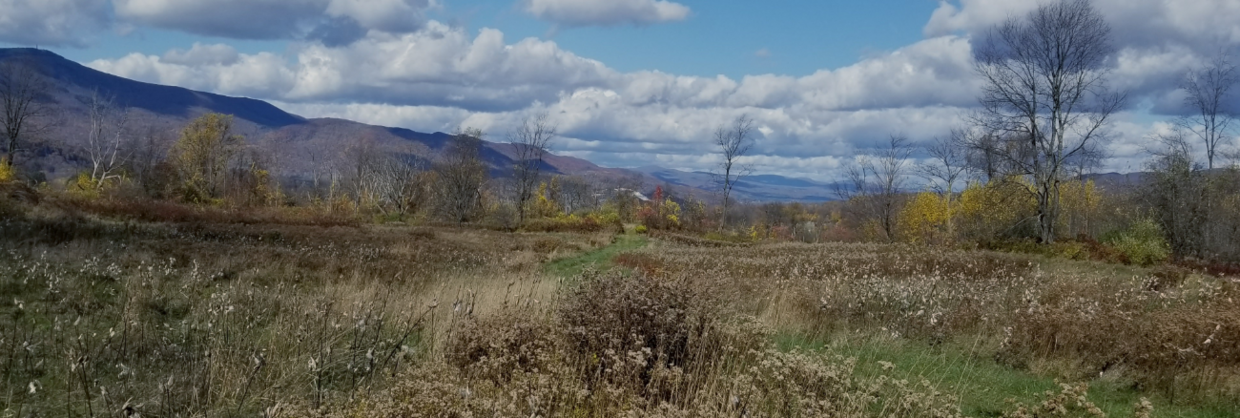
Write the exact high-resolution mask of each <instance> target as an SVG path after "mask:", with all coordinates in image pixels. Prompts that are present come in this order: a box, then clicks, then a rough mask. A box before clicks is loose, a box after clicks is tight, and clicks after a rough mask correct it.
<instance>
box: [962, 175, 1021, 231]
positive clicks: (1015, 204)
mask: <svg viewBox="0 0 1240 418" xmlns="http://www.w3.org/2000/svg"><path fill="white" fill-rule="evenodd" d="M1029 187H1030V186H1029V184H1028V183H1027V182H1025V181H1022V180H1021V179H1019V178H1009V179H999V180H995V181H992V182H990V183H986V184H983V183H972V184H970V185H969V187H968V188H966V189H965V190H964V192H963V193H961V194H960V198H959V199H958V201H957V205H958V206H957V208H958V210H959V219H960V222H957V226H958V228H957V229H958V230H959V232H960V233H961V234H962V235H963V236H966V237H968V238H970V239H981V240H986V239H993V238H996V237H998V236H999V235H1002V234H1004V233H1005V232H1006V231H1010V230H1011V229H1012V228H1013V227H1015V226H1016V224H1017V223H1018V222H1020V221H1022V220H1024V219H1026V218H1028V217H1029V216H1032V215H1033V214H1034V213H1036V212H1037V201H1036V200H1035V199H1034V195H1033V193H1031V192H1030V189H1029Z"/></svg>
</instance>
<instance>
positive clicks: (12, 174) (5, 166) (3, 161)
mask: <svg viewBox="0 0 1240 418" xmlns="http://www.w3.org/2000/svg"><path fill="white" fill-rule="evenodd" d="M16 178H17V170H15V169H13V166H12V165H10V164H9V158H8V157H0V183H4V182H9V181H13V179H16Z"/></svg>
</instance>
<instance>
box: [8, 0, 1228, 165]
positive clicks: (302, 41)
mask: <svg viewBox="0 0 1240 418" xmlns="http://www.w3.org/2000/svg"><path fill="white" fill-rule="evenodd" d="M0 1H3V0H0ZM1048 1H1049V0H1048ZM5 3H6V7H7V8H6V16H5V17H3V18H0V43H4V44H6V45H11V46H28V45H39V46H41V47H45V48H49V49H52V50H53V51H55V52H58V53H60V54H62V55H64V56H66V57H68V58H70V59H74V60H77V61H79V62H82V63H84V64H86V65H88V66H91V67H93V68H96V69H99V70H102V71H107V72H111V73H114V74H117V75H121V76H125V77H130V78H134V79H138V80H142V81H148V82H155V83H162V84H170V85H178V86H183V87H187V88H193V89H198V90H205V91H212V92H217V93H222V94H230V95H238V96H247V97H254V98H259V99H264V100H268V101H272V102H273V103H275V104H277V105H278V106H281V107H283V108H285V109H287V110H289V111H291V112H294V113H297V114H301V115H303V116H309V117H344V118H349V119H354V120H358V121H362V122H367V123H374V124H381V125H386V126H400V127H406V128H411V129H415V130H420V131H450V130H452V129H454V128H456V127H458V126H462V125H467V126H472V127H478V128H482V129H483V130H484V131H486V132H488V133H489V136H488V139H491V140H503V136H504V132H506V131H507V130H509V129H511V127H512V126H513V125H514V124H515V123H517V121H519V120H520V119H522V118H524V117H526V116H529V115H532V114H537V113H544V112H545V113H548V114H549V115H551V117H552V120H553V121H554V122H555V123H557V124H558V125H559V126H560V132H561V138H559V139H558V140H557V142H556V144H555V151H556V152H559V153H564V154H570V155H574V156H579V157H583V158H587V159H590V160H592V161H595V162H597V163H600V164H603V165H608V166H620V167H635V166H644V165H663V166H667V167H672V168H681V169H688V170H709V169H711V168H712V167H713V165H714V164H715V162H716V161H717V156H715V155H713V154H712V150H711V149H710V146H709V139H710V135H711V134H712V132H713V131H714V129H715V128H717V127H718V126H721V125H723V124H726V123H727V122H728V121H730V120H732V119H733V118H735V117H737V116H741V115H745V116H749V117H751V118H753V119H754V120H755V121H756V122H757V125H758V128H759V129H758V131H759V132H758V143H757V145H756V146H755V148H754V153H753V155H751V156H749V157H747V158H746V162H747V163H749V164H752V165H753V166H754V167H755V169H756V170H757V171H758V172H760V173H772V174H783V175H793V176H802V177H812V178H818V179H824V180H830V179H831V178H833V177H837V176H838V175H839V173H840V171H839V170H840V167H841V166H842V165H844V164H847V163H848V162H849V161H852V160H854V159H856V158H858V156H861V155H865V154H866V153H869V152H872V151H873V150H874V149H875V148H876V147H878V145H879V144H881V143H883V142H884V141H885V140H886V138H887V136H888V135H891V134H905V135H908V136H909V137H910V138H911V139H912V140H913V141H914V142H916V143H926V142H928V141H930V140H932V139H933V138H934V137H935V136H941V135H944V134H946V133H947V132H948V130H950V129H951V128H952V127H953V126H958V125H959V124H960V123H962V116H963V115H964V114H966V113H968V112H969V111H971V110H972V109H973V107H974V106H976V99H975V97H976V96H977V93H978V88H979V85H980V84H979V80H978V79H977V76H976V74H975V73H974V72H973V70H972V55H971V50H972V39H973V37H974V36H975V35H976V34H978V33H981V32H982V31H984V30H986V29H987V28H989V27H991V26H993V25H995V24H997V23H999V22H1001V21H1002V20H1004V19H1006V18H1008V17H1010V16H1020V15H1022V14H1024V13H1027V12H1028V11H1029V10H1031V9H1032V8H1033V7H1035V6H1036V3H1035V2H1029V1H1027V0H944V1H938V0H890V1H817V2H807V1H787V0H772V1H767V2H752V1H748V2H738V1H700V0H678V1H670V0H7V1H6V2H5ZM1093 4H1094V6H1095V7H1096V8H1097V9H1098V10H1099V11H1100V12H1101V13H1102V14H1103V16H1104V17H1105V18H1106V19H1107V21H1108V23H1109V24H1110V25H1111V27H1112V35H1113V38H1114V44H1115V45H1114V46H1115V50H1116V53H1115V55H1114V56H1113V57H1112V59H1111V61H1110V63H1111V66H1112V68H1111V70H1112V74H1111V75H1112V76H1111V84H1112V85H1113V86H1114V87H1116V88H1118V89H1121V90H1123V91H1127V92H1129V95H1130V98H1131V100H1130V103H1131V106H1129V107H1128V108H1127V109H1125V110H1124V111H1123V112H1121V113H1120V114H1118V115H1116V116H1117V117H1116V119H1115V123H1113V124H1112V126H1111V130H1112V133H1113V135H1112V136H1113V137H1114V138H1115V140H1114V141H1113V143H1111V144H1110V145H1109V147H1108V148H1109V149H1110V150H1111V157H1110V158H1109V159H1108V160H1107V161H1106V167H1104V169H1107V170H1121V171H1126V170H1132V169H1135V168H1139V167H1140V164H1141V163H1142V162H1143V161H1144V160H1145V159H1147V158H1148V154H1147V153H1146V152H1145V149H1146V148H1148V146H1149V144H1150V138H1151V137H1152V135H1154V134H1156V133H1158V132H1161V131H1163V130H1165V129H1166V128H1167V124H1166V121H1167V120H1168V119H1169V117H1170V116H1169V114H1171V113H1176V112H1179V111H1181V109H1179V107H1180V106H1179V102H1180V100H1179V97H1180V96H1178V94H1179V93H1178V91H1177V90H1178V88H1177V86H1178V82H1179V80H1181V79H1182V77H1183V75H1184V73H1185V72H1186V71H1187V70H1189V69H1191V68H1194V66H1196V65H1200V64H1201V63H1203V62H1205V61H1206V60H1208V59H1210V58H1211V57H1212V56H1214V55H1215V54H1217V53H1219V51H1226V52H1227V53H1229V54H1232V55H1233V56H1234V55H1235V51H1236V48H1237V47H1238V46H1240V23H1237V22H1240V0H1093Z"/></svg>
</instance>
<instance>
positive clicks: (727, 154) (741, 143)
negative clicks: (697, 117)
mask: <svg viewBox="0 0 1240 418" xmlns="http://www.w3.org/2000/svg"><path fill="white" fill-rule="evenodd" d="M752 131H753V119H750V118H749V117H748V116H744V115H742V116H740V117H737V118H736V119H735V120H733V121H732V123H731V124H728V125H724V126H720V127H719V129H716V130H715V147H716V148H717V149H718V150H719V156H720V158H721V159H722V161H720V162H719V168H718V170H717V171H716V172H715V182H716V183H718V186H719V191H720V193H721V194H722V195H723V208H722V209H723V212H722V213H721V214H720V216H719V229H720V230H723V229H724V228H726V227H727V225H728V210H729V209H730V208H731V204H732V190H733V189H734V188H735V187H736V183H737V182H739V181H740V180H741V179H743V178H745V176H747V175H749V174H750V173H751V172H752V171H753V168H752V167H749V166H746V165H741V164H740V162H739V159H740V158H741V157H743V156H745V154H748V153H749V150H750V149H751V148H753V142H754V141H753V138H750V134H751V133H752Z"/></svg>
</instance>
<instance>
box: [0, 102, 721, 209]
mask: <svg viewBox="0 0 1240 418" xmlns="http://www.w3.org/2000/svg"><path fill="white" fill-rule="evenodd" d="M83 104H84V105H85V106H86V107H87V109H88V112H87V113H88V119H89V120H88V121H87V123H88V125H89V127H90V129H89V131H88V132H87V133H86V137H85V138H79V140H75V141H65V142H64V143H62V144H57V145H56V146H55V147H56V148H57V153H58V154H60V156H62V157H63V159H64V160H65V162H66V163H68V164H69V165H71V166H73V167H78V168H77V170H78V171H77V172H76V174H74V175H71V176H68V177H67V178H64V180H63V181H51V182H48V181H47V173H46V172H44V171H45V170H42V169H41V167H40V166H39V165H36V164H34V163H33V162H31V161H30V160H33V159H32V158H22V159H20V160H19V159H18V157H33V156H34V154H35V153H34V152H33V151H32V150H34V149H36V147H34V146H27V147H17V146H13V147H10V148H6V151H7V150H10V149H11V150H13V151H12V152H6V155H5V157H4V158H3V164H0V181H3V182H8V183H10V184H14V183H21V184H30V185H37V186H38V188H40V189H42V191H43V192H45V193H54V194H60V195H63V196H65V197H67V198H69V199H71V200H76V201H79V202H91V203H92V204H95V205H94V207H96V208H98V207H99V205H102V204H104V203H108V202H111V203H117V202H125V203H128V204H131V205H129V206H127V207H129V208H135V207H136V206H133V205H132V204H133V203H136V202H167V203H175V204H178V205H181V206H188V207H199V208H219V209H228V210H231V211H232V212H233V213H239V212H238V211H247V210H248V211H260V210H262V211H283V212H284V215H286V216H298V215H299V214H302V215H316V216H319V215H324V216H330V217H333V218H336V219H339V218H347V219H353V220H356V221H358V222H406V223H445V224H458V225H459V224H471V225H481V226H485V227H491V228H495V229H504V230H518V229H522V230H534V231H561V230H584V231H595V230H601V229H604V228H617V229H618V228H621V227H622V226H623V225H624V224H633V223H643V224H645V225H648V227H650V228H664V229H669V228H670V229H682V228H683V229H690V230H703V229H705V228H706V226H705V225H706V224H708V223H709V220H707V219H706V217H707V210H706V207H707V206H706V204H705V203H704V202H702V201H700V200H697V199H694V198H693V197H692V196H691V195H684V196H681V195H675V196H673V194H672V193H670V190H669V191H668V192H664V191H663V190H662V188H658V189H657V190H656V191H655V192H654V194H653V196H652V198H648V197H646V195H645V194H643V191H644V190H645V188H646V185H645V184H643V183H642V181H641V179H640V178H631V179H630V178H621V179H611V180H603V179H590V178H586V177H582V176H566V175H557V174H553V173H548V172H546V171H545V170H544V167H545V166H546V164H545V161H544V156H545V155H546V153H547V150H548V149H549V148H550V146H551V143H552V140H553V139H554V138H555V137H556V135H557V132H556V127H555V126H554V125H553V124H551V123H550V122H549V121H548V119H547V117H546V115H536V116H533V117H531V118H528V119H526V120H524V121H522V123H521V124H520V125H519V126H518V127H516V128H515V129H513V130H512V131H510V132H506V133H505V134H504V137H505V139H506V140H507V142H510V143H509V144H506V145H505V146H510V147H512V155H511V158H510V159H511V163H510V164H509V165H507V166H501V167H494V166H492V165H490V164H488V163H487V162H486V161H484V160H483V158H482V156H483V145H484V143H483V140H482V138H483V136H484V133H483V132H482V131H480V130H478V129H472V128H461V129H459V130H458V131H457V132H455V133H453V134H452V135H450V139H449V140H448V141H447V144H445V145H444V146H443V147H442V149H440V150H430V152H429V153H427V152H422V153H415V152H413V151H412V147H411V146H410V147H406V148H401V147H400V146H399V145H396V146H392V145H391V144H388V145H387V146H381V145H380V144H377V143H375V142H374V141H372V140H368V139H365V138H359V139H350V140H345V141H341V143H340V144H338V147H336V148H334V149H313V150H311V151H310V152H309V154H308V155H297V156H293V157H295V158H302V159H303V160H302V161H289V158H290V156H289V155H286V154H287V152H282V151H283V150H282V149H281V148H282V147H285V146H287V145H288V144H287V142H281V141H282V140H280V139H273V138H270V137H266V138H261V139H257V140H256V139H253V138H246V137H245V136H244V135H240V134H238V133H237V131H238V129H237V126H236V124H235V121H234V119H233V117H232V116H231V115H224V114H216V113H208V114H204V115H202V116H200V117H198V118H196V119H194V120H192V121H190V122H188V123H187V124H185V125H184V126H183V127H180V128H179V129H157V128H155V127H150V126H139V124H137V123H134V121H133V119H134V118H132V117H131V112H130V111H129V110H128V109H126V108H124V107H123V106H119V105H117V104H116V103H115V102H114V101H113V100H111V99H109V98H107V97H103V96H101V95H98V94H96V95H93V96H91V97H88V98H86V99H85V102H84V103H83ZM30 116H31V118H30V119H29V120H30V121H31V122H30V123H32V124H33V123H34V122H43V121H44V120H46V119H43V118H39V116H43V115H41V114H40V115H30ZM28 126H29V125H28ZM70 144H75V145H70ZM406 145H410V144H406ZM48 146H49V144H48V143H42V144H39V147H44V148H46V147H48ZM14 161H22V162H25V163H26V164H14ZM17 180H20V181H17ZM646 194H649V192H647V193H646ZM160 208H162V209H160ZM142 210H143V211H150V210H155V211H158V210H167V211H173V210H178V209H176V208H174V207H172V206H167V205H164V206H160V207H157V208H155V209H150V208H142ZM122 211H123V210H122ZM112 212H115V211H112ZM122 215H124V214H123V213H122ZM143 217H144V218H146V219H153V220H159V219H161V216H160V214H158V213H145V214H144V215H143ZM168 218H170V219H179V218H178V217H176V216H168ZM715 224H717V221H716V222H715V223H713V224H711V225H712V226H713V225H715Z"/></svg>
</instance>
